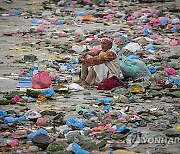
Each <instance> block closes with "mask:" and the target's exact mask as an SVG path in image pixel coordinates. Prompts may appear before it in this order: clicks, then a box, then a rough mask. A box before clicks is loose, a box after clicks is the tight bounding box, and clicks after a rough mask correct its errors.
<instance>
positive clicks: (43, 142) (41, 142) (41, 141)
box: [32, 134, 51, 150]
mask: <svg viewBox="0 0 180 154" xmlns="http://www.w3.org/2000/svg"><path fill="white" fill-rule="evenodd" d="M32 142H33V143H34V144H35V145H36V146H38V147H39V148H41V149H44V150H45V149H46V148H47V146H48V145H49V144H50V143H51V139H50V137H49V136H47V135H45V134H38V135H36V136H35V137H34V138H33V139H32Z"/></svg>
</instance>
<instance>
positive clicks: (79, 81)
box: [75, 78, 84, 83]
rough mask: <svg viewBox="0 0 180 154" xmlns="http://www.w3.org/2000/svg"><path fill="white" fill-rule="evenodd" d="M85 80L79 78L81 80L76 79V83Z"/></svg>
mask: <svg viewBox="0 0 180 154" xmlns="http://www.w3.org/2000/svg"><path fill="white" fill-rule="evenodd" d="M83 81H84V80H83V79H81V78H79V80H77V81H75V83H81V82H83Z"/></svg>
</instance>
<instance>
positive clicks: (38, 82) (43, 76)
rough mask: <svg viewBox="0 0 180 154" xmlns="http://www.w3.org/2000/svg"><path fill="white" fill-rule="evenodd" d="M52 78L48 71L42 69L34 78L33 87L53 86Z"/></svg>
mask: <svg viewBox="0 0 180 154" xmlns="http://www.w3.org/2000/svg"><path fill="white" fill-rule="evenodd" d="M51 84H52V82H51V78H50V76H49V74H48V72H45V71H40V72H38V73H37V74H36V75H34V76H33V78H32V88H34V89H44V88H49V87H50V86H51Z"/></svg>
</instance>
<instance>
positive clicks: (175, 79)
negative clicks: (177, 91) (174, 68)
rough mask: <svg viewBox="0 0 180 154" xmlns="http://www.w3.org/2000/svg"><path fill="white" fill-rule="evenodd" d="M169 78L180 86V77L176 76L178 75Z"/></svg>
mask: <svg viewBox="0 0 180 154" xmlns="http://www.w3.org/2000/svg"><path fill="white" fill-rule="evenodd" d="M168 80H169V81H170V82H172V83H174V84H176V85H178V86H180V79H178V78H176V77H168Z"/></svg>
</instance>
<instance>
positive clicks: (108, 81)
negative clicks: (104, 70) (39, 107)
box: [97, 76, 128, 90]
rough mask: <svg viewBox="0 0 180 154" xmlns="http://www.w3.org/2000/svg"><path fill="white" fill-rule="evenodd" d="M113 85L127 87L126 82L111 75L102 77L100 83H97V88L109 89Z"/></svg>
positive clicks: (113, 86)
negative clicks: (102, 80)
mask: <svg viewBox="0 0 180 154" xmlns="http://www.w3.org/2000/svg"><path fill="white" fill-rule="evenodd" d="M115 87H125V88H127V87H128V85H127V83H124V82H122V81H120V80H119V79H118V78H117V77H115V76H113V77H111V78H106V79H104V82H103V83H102V84H99V85H98V87H97V90H111V89H113V88H115Z"/></svg>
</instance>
